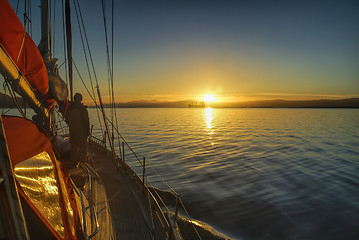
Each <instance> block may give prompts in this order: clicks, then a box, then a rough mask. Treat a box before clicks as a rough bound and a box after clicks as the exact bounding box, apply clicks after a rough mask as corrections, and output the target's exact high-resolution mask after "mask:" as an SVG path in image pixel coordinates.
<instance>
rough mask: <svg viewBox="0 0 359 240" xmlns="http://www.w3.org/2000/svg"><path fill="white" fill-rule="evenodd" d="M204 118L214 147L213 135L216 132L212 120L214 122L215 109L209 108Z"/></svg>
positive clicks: (205, 111)
mask: <svg viewBox="0 0 359 240" xmlns="http://www.w3.org/2000/svg"><path fill="white" fill-rule="evenodd" d="M204 117H205V120H206V125H207V132H208V135H209V138H208V139H209V140H210V141H211V145H214V143H213V134H214V130H213V125H212V120H213V109H212V108H210V107H208V108H206V109H205V110H204Z"/></svg>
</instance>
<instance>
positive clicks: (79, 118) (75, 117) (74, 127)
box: [66, 102, 90, 138]
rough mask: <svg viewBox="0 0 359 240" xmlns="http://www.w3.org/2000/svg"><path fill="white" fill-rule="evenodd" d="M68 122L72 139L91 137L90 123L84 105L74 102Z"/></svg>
mask: <svg viewBox="0 0 359 240" xmlns="http://www.w3.org/2000/svg"><path fill="white" fill-rule="evenodd" d="M66 122H67V124H68V125H69V131H70V137H71V136H72V137H83V138H87V137H88V136H89V135H90V121H89V116H88V112H87V108H86V107H85V106H84V105H83V104H82V103H76V102H72V103H71V104H70V106H69V109H68V110H67V114H66Z"/></svg>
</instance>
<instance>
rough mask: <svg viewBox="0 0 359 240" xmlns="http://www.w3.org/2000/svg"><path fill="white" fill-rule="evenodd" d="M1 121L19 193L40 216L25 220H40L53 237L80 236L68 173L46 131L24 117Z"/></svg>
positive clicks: (7, 118) (81, 236)
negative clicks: (54, 150) (63, 167)
mask: <svg viewBox="0 0 359 240" xmlns="http://www.w3.org/2000/svg"><path fill="white" fill-rule="evenodd" d="M1 120H2V124H3V128H4V132H5V140H6V144H7V147H8V151H9V156H10V159H11V164H12V167H13V169H14V172H15V177H16V181H17V183H18V186H19V187H18V189H19V193H20V195H21V197H22V198H23V199H24V200H25V201H26V205H28V206H30V208H31V209H32V211H33V212H35V213H36V215H37V218H36V219H39V220H35V219H27V221H32V220H34V221H37V222H38V221H40V222H41V224H43V225H45V226H46V228H47V229H48V230H49V231H50V232H51V233H52V235H53V237H54V238H56V239H83V235H82V233H81V227H80V220H79V213H78V210H77V206H76V202H75V200H74V198H75V196H74V192H73V190H72V189H71V187H70V180H69V176H68V174H67V173H66V172H65V170H64V169H62V165H61V163H60V162H59V161H58V160H57V159H56V157H55V154H54V152H53V150H52V145H51V143H50V140H49V138H48V137H47V135H46V133H45V131H44V130H43V129H42V128H41V127H40V126H38V125H37V124H35V123H34V122H32V121H30V120H27V119H24V118H20V117H5V116H2V117H1ZM0 127H1V126H0ZM56 211H57V212H56ZM25 217H26V216H25ZM28 224H31V222H29V223H28ZM29 230H30V231H31V230H32V229H29ZM30 235H31V233H30Z"/></svg>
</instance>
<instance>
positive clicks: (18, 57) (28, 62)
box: [0, 0, 55, 109]
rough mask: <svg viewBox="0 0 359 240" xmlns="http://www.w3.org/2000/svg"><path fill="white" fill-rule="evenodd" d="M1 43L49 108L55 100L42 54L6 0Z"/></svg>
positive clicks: (0, 10)
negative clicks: (50, 89)
mask: <svg viewBox="0 0 359 240" xmlns="http://www.w3.org/2000/svg"><path fill="white" fill-rule="evenodd" d="M0 44H1V45H2V46H3V48H4V49H5V50H6V52H7V54H8V55H9V56H10V57H11V59H12V60H13V62H14V63H15V64H16V66H17V67H18V69H19V70H20V71H21V73H22V74H23V75H24V76H25V78H26V79H27V81H28V82H29V84H30V85H31V87H32V89H33V90H34V91H35V93H37V95H40V96H41V98H42V99H41V100H42V101H43V102H44V104H45V105H46V106H45V107H47V108H48V109H50V108H52V106H53V105H54V103H55V101H54V99H53V97H52V94H51V92H50V91H49V83H48V76H47V70H46V67H45V64H44V62H43V60H42V57H41V54H40V52H39V50H38V48H37V47H36V45H35V43H34V42H33V41H32V39H31V38H30V36H29V35H28V34H27V32H26V31H25V29H24V26H23V25H22V24H21V22H20V20H19V18H18V17H17V16H16V14H15V12H14V10H13V9H12V7H11V5H10V4H9V2H8V1H6V0H1V1H0Z"/></svg>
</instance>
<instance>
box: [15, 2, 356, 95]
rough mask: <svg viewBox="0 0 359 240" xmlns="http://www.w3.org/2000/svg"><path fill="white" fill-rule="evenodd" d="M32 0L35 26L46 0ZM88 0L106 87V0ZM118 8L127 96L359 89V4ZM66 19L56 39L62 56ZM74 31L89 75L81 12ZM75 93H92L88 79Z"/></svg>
mask: <svg viewBox="0 0 359 240" xmlns="http://www.w3.org/2000/svg"><path fill="white" fill-rule="evenodd" d="M16 2H17V1H12V2H11V4H12V6H13V7H14V8H15V6H16ZM32 2H33V8H32V14H33V18H34V19H33V28H35V26H34V24H35V22H36V21H38V20H36V19H35V18H36V14H39V10H38V8H37V7H36V6H38V5H39V4H38V3H37V2H36V1H32ZM34 2H35V3H34ZM58 2H59V1H58ZM56 4H57V5H56V7H57V12H56V13H57V14H58V15H57V17H60V15H61V6H60V5H59V3H56ZM80 4H81V7H82V11H83V14H84V18H85V23H86V25H87V26H86V27H87V32H88V36H89V40H90V45H91V47H92V49H93V55H94V56H95V62H96V65H97V67H98V75H99V79H100V86H101V89H103V92H104V94H106V90H105V89H106V88H107V78H106V76H105V73H106V56H105V45H104V44H105V41H104V29H103V20H102V12H101V0H96V1H95V0H89V1H80ZM109 5H110V2H108V3H107V7H108V9H107V10H108V11H107V14H108V16H107V17H108V20H109V19H110V13H111V11H110V9H109ZM19 9H21V7H20V8H19ZM19 12H21V10H20V11H19ZM114 12H115V26H114V27H115V36H114V39H115V41H114V42H115V48H114V51H115V54H114V59H115V63H114V65H115V68H114V69H115V70H114V71H115V74H114V75H115V89H116V90H115V93H116V99H117V100H118V101H130V100H141V99H143V100H152V99H157V100H184V99H195V98H197V99H199V98H200V97H201V96H202V95H203V94H206V93H212V94H215V95H216V96H217V100H220V101H242V100H251V99H272V98H283V99H318V98H343V97H353V96H359V61H358V60H359V45H358V42H359V14H358V13H359V2H358V1H239V0H238V1H226V0H217V1H212V0H206V1H196V0H191V1H190V0H188V1H187V0H181V1H179V0H178V1H169V0H162V1H159V0H147V1H136V0H127V1H115V9H114ZM21 19H22V18H21ZM58 20H60V18H58ZM61 24H62V23H61V22H60V21H59V23H58V24H57V25H56V36H57V37H56V43H55V45H56V48H55V55H56V54H59V55H58V56H57V57H58V58H59V59H60V62H61V61H63V59H62V60H61V58H63V56H62V53H61V54H60V51H61V50H62V45H63V42H62V36H63V35H62V25H61ZM73 30H74V38H76V40H75V42H74V58H75V61H76V62H77V63H78V65H80V69H81V72H82V73H83V75H84V76H86V69H85V67H84V66H85V65H84V64H81V62H83V60H82V59H81V58H80V55H82V47H81V45H79V43H80V40H79V39H78V34H77V32H78V27H77V23H76V18H74V19H73ZM35 33H36V31H35V30H34V32H33V35H35ZM37 34H38V32H37ZM33 38H34V40H35V42H36V43H38V39H39V38H38V37H36V36H34V37H33ZM75 90H77V91H84V90H83V89H82V87H81V85H79V84H76V85H75Z"/></svg>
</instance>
